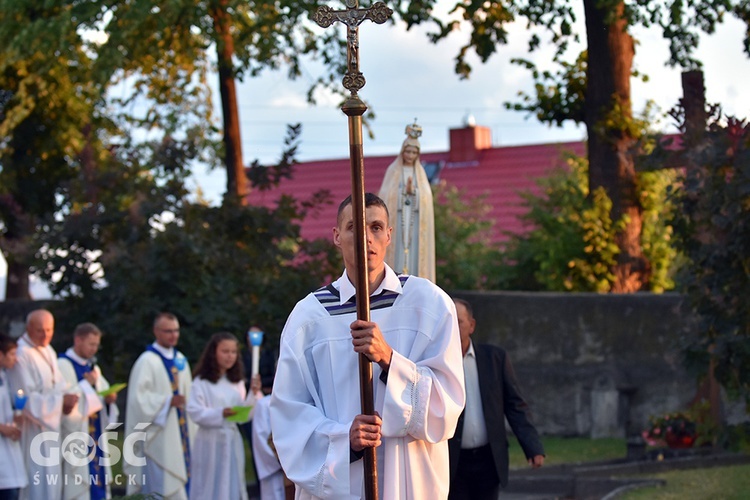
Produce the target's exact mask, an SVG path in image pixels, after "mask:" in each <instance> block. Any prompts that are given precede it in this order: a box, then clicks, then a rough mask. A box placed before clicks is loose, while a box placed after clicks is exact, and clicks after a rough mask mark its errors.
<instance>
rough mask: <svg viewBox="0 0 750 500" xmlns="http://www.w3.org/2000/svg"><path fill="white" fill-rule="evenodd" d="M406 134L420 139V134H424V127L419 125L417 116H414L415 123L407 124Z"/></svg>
mask: <svg viewBox="0 0 750 500" xmlns="http://www.w3.org/2000/svg"><path fill="white" fill-rule="evenodd" d="M406 135H408V136H409V137H411V138H412V139H419V136H420V135H422V127H420V126H419V125H417V119H416V118H414V123H412V124H411V125H407V126H406Z"/></svg>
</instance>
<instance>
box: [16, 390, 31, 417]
mask: <svg viewBox="0 0 750 500" xmlns="http://www.w3.org/2000/svg"><path fill="white" fill-rule="evenodd" d="M27 399H28V398H27V397H26V394H24V392H23V389H18V391H16V394H15V397H14V398H13V406H14V407H15V408H16V411H19V412H20V411H22V410H23V408H24V406H26V400H27Z"/></svg>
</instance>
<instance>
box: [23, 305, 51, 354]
mask: <svg viewBox="0 0 750 500" xmlns="http://www.w3.org/2000/svg"><path fill="white" fill-rule="evenodd" d="M26 333H28V334H29V338H30V339H31V341H32V342H33V343H34V344H36V345H38V346H43V347H46V346H48V345H49V343H50V342H51V341H52V336H53V335H54V333H55V318H54V317H53V316H52V313H50V312H48V311H36V312H34V313H32V315H31V317H30V318H29V322H28V323H27V324H26Z"/></svg>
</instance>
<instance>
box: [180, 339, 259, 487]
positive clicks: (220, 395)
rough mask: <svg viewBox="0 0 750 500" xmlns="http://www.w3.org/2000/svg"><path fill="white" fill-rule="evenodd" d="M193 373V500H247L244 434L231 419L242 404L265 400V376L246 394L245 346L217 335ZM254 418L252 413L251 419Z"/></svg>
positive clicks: (256, 377) (190, 402)
mask: <svg viewBox="0 0 750 500" xmlns="http://www.w3.org/2000/svg"><path fill="white" fill-rule="evenodd" d="M193 375H194V377H195V379H194V380H193V387H192V389H191V391H190V396H189V398H188V403H187V412H188V415H190V418H191V419H192V420H193V422H195V423H196V424H197V425H198V431H197V432H196V435H195V440H194V442H193V458H192V461H191V474H190V478H191V479H190V480H191V485H190V498H191V499H192V498H195V499H206V498H217V499H218V498H221V499H226V500H237V499H243V500H246V499H247V497H248V495H247V486H246V483H245V450H244V446H243V442H242V436H241V435H240V431H239V429H238V428H237V423H236V422H234V421H230V420H228V417H232V416H235V415H236V414H237V410H236V408H237V407H238V406H244V407H248V406H254V405H255V402H256V400H257V399H259V398H261V397H263V393H262V392H261V384H260V375H258V374H257V373H256V374H255V375H254V376H253V378H252V382H251V386H250V391H249V392H248V393H247V394H246V391H245V383H244V369H243V366H242V359H241V358H240V357H239V343H238V342H237V338H236V337H235V336H234V335H232V334H231V333H227V332H220V333H215V334H214V335H213V336H211V339H210V340H209V341H208V344H207V345H206V347H205V348H204V349H203V353H202V354H201V357H200V360H199V361H198V364H197V365H196V367H195V371H194V372H193ZM251 411H252V410H251ZM250 416H251V414H250V413H248V415H247V419H249V418H250ZM240 420H245V419H244V418H241V419H240Z"/></svg>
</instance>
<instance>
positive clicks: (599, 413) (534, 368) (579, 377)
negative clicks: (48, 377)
mask: <svg viewBox="0 0 750 500" xmlns="http://www.w3.org/2000/svg"><path fill="white" fill-rule="evenodd" d="M455 296H457V297H462V298H464V299H467V300H468V301H469V302H471V303H472V305H473V307H474V314H475V317H476V320H477V329H476V332H475V334H474V338H475V341H478V342H488V343H492V344H496V345H500V346H502V347H504V348H505V349H507V350H508V352H509V354H510V356H511V360H512V362H513V364H514V367H515V370H516V373H517V376H518V379H519V382H520V385H521V388H522V390H523V391H524V395H525V396H526V399H527V400H528V402H529V404H530V406H531V409H532V412H533V416H534V422H535V423H536V425H537V427H538V429H539V430H540V432H542V433H543V434H550V435H559V436H590V437H606V436H613V437H614V436H617V437H622V436H626V435H630V434H634V433H640V431H641V430H642V429H643V428H645V426H646V424H647V421H648V417H649V416H650V415H653V414H658V413H662V412H667V411H674V410H677V409H684V408H685V407H686V406H687V405H688V403H689V402H690V401H691V400H692V399H693V397H694V396H695V394H696V390H697V383H696V380H695V379H694V377H692V376H690V375H689V374H688V373H687V372H686V371H685V369H684V368H683V366H682V363H681V358H680V354H679V352H680V350H679V342H680V339H681V338H682V337H685V336H689V335H691V334H692V330H691V325H692V322H691V321H690V319H689V318H687V317H685V315H684V313H683V312H682V311H681V309H680V305H681V303H682V298H681V297H680V296H679V295H676V294H663V295H654V294H635V295H600V294H561V293H523V292H456V293H455ZM46 304H47V303H45V302H36V303H34V302H13V301H6V302H0V331H2V330H5V331H9V332H10V333H11V334H12V335H15V336H17V335H20V334H21V333H22V332H23V321H24V317H25V316H26V314H27V313H28V311H30V310H32V309H34V308H36V307H44V306H45V305H46ZM59 333H61V332H58V334H59ZM738 407H739V409H738ZM741 407H742V405H738V404H735V405H730V407H728V410H729V413H730V415H732V414H733V415H735V417H734V418H733V419H732V420H735V421H736V420H738V419H744V418H746V417H745V414H744V410H742V409H741Z"/></svg>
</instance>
